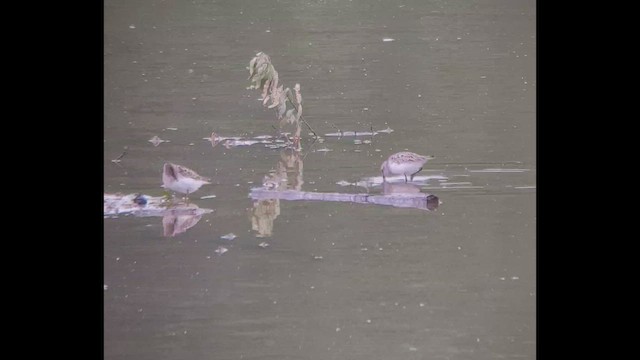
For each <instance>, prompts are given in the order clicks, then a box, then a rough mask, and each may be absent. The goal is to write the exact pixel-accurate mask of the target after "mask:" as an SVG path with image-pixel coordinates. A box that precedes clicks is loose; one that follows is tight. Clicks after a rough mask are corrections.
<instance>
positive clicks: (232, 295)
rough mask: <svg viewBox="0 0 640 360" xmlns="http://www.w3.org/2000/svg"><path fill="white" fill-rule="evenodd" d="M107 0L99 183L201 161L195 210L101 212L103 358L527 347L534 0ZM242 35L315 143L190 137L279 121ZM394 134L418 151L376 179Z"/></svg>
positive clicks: (466, 353)
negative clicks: (402, 174) (289, 91)
mask: <svg viewBox="0 0 640 360" xmlns="http://www.w3.org/2000/svg"><path fill="white" fill-rule="evenodd" d="M104 6H105V7H104V10H105V11H104V15H105V33H104V40H105V48H104V71H105V78H104V90H105V98H104V106H105V113H104V114H105V123H104V131H105V138H104V171H105V179H104V180H105V189H104V191H105V193H109V194H113V193H122V194H135V193H142V194H145V195H147V196H152V197H159V196H163V194H164V189H163V188H162V187H161V185H162V166H163V164H164V163H165V162H172V163H176V164H181V165H184V166H186V167H188V168H190V169H193V170H195V171H196V172H198V173H199V174H200V175H202V176H206V177H211V178H212V184H210V185H204V186H202V188H200V189H199V190H197V192H195V193H193V194H191V195H190V196H189V198H190V205H189V206H192V207H199V208H200V209H210V210H212V211H209V210H207V211H203V212H202V213H201V214H200V213H199V215H198V216H194V215H193V214H182V213H181V214H175V213H174V214H170V215H165V216H153V215H154V214H147V215H149V216H124V215H120V216H117V217H112V216H109V217H105V219H104V229H105V233H104V272H105V275H104V276H105V279H104V284H105V290H104V352H105V358H106V359H136V360H139V359H154V360H157V359H475V360H482V359H500V358H519V359H534V358H535V355H536V354H535V346H536V337H535V331H536V323H535V304H536V299H535V297H536V287H535V282H536V273H535V270H536V269H535V258H536V252H535V242H536V237H535V235H536V234H535V227H536V217H535V215H536V214H535V213H536V203H535V199H536V197H535V192H536V157H535V101H536V97H535V92H536V87H535V84H536V74H535V57H536V37H535V16H536V14H535V2H534V1H512V0H509V1H507V0H489V1H466V0H465V1H463V0H459V1H453V0H451V1H419V0H406V1H365V0H353V1H346V0H340V1H338V0H333V1H329V0H328V1H293V0H290V1H275V0H269V1H247V0H242V1H239V0H238V1H204V0H201V1H180V2H177V1H160V0H155V1H154V0H137V1H123V0H107V1H105V4H104ZM259 51H264V52H266V53H267V54H269V56H270V57H271V61H272V63H273V65H274V67H275V68H276V69H277V71H278V72H279V76H280V82H281V83H283V84H285V86H286V87H291V88H293V85H294V84H295V83H300V85H301V89H302V90H301V93H302V96H303V99H304V118H305V120H306V121H307V122H308V123H309V124H310V125H311V126H312V127H313V129H314V130H315V131H316V132H317V133H318V134H320V135H323V136H322V138H323V141H322V140H321V141H315V142H313V137H312V136H309V135H308V134H307V133H308V131H307V129H306V128H303V132H302V133H303V140H302V150H301V151H299V152H296V151H293V150H289V149H280V148H272V147H268V146H266V145H268V144H262V143H257V144H253V145H246V146H236V147H234V146H229V144H227V146H224V145H225V144H224V143H220V144H217V145H216V146H215V147H214V146H212V143H211V142H210V141H207V140H204V138H208V137H210V136H211V133H212V132H216V133H217V134H219V135H221V136H228V137H243V138H252V137H253V138H255V137H258V136H260V135H274V134H275V132H276V130H275V129H274V126H277V121H276V120H275V115H274V113H273V110H268V109H265V108H264V107H263V106H262V104H261V102H260V101H258V99H259V97H260V91H258V90H248V89H246V88H247V86H249V81H248V80H247V77H248V71H247V69H246V67H247V66H248V63H249V60H250V59H251V58H252V57H253V56H255V54H256V53H257V52H259ZM372 129H373V130H374V131H379V130H384V129H392V130H393V131H392V132H380V133H378V134H376V135H374V136H358V137H353V136H343V137H331V136H324V134H327V133H335V132H339V131H342V132H346V131H358V132H366V131H370V130H372ZM154 136H157V137H159V138H160V139H162V140H167V142H162V143H158V144H157V146H155V144H153V143H152V142H150V141H149V140H151V139H152V138H153V137H154ZM125 147H126V153H125V154H124V156H122V157H121V158H120V159H119V162H112V160H114V159H117V158H118V157H119V156H120V155H121V154H122V153H123V150H124V148H125ZM405 150H408V151H413V152H416V153H419V154H424V155H434V156H435V159H434V160H431V161H429V162H428V163H427V165H426V166H425V168H424V169H423V171H422V172H420V173H419V174H418V175H417V176H416V178H415V179H414V181H413V182H412V183H408V184H405V183H404V180H401V181H395V180H394V181H393V182H392V183H391V184H386V185H385V187H383V186H381V184H380V179H379V177H380V164H381V163H382V162H383V161H384V160H385V159H386V158H387V157H388V156H389V155H391V154H392V153H395V152H398V151H405ZM270 179H271V180H273V179H277V180H283V181H281V182H279V187H276V188H275V189H272V190H269V191H272V192H273V193H277V194H278V195H273V196H271V197H270V198H265V197H264V196H263V197H261V196H262V195H264V192H265V190H264V189H260V188H261V187H262V186H263V182H265V180H267V183H268V181H269V180H270ZM276 182H278V181H276ZM287 191H289V192H290V193H293V194H294V196H293V197H294V198H295V194H296V191H297V193H298V194H299V193H309V194H311V195H314V194H320V195H319V196H320V197H321V198H319V199H311V198H310V199H308V200H304V199H299V198H298V199H294V198H292V196H289V195H287V194H289V193H287ZM397 192H410V193H411V194H414V195H419V194H420V193H424V194H433V195H435V196H436V197H437V198H438V199H439V200H438V202H437V203H436V205H435V206H433V203H431V206H429V207H426V206H425V207H424V208H420V207H415V206H414V207H411V206H410V207H400V206H393V205H394V204H383V203H379V202H377V201H378V200H380V199H382V200H384V199H387V197H385V196H384V195H388V194H392V193H397ZM273 193H271V194H273ZM261 194H262V195H261ZM327 194H337V195H335V196H334V197H332V198H330V197H329V195H327ZM267 195H269V194H267ZM311 195H309V196H311ZM356 195H358V196H356ZM332 196H333V195H332ZM349 196H351V198H349ZM267 197H269V196H267ZM345 199H346V200H349V199H352V200H353V201H345ZM363 199H364V200H366V201H358V200H363ZM374 200H375V201H374ZM396 205H397V204H396ZM156 215H157V214H156ZM229 234H233V235H235V237H234V236H226V237H225V235H229ZM223 237H224V238H223ZM225 250H226V251H225Z"/></svg>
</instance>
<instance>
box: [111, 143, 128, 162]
mask: <svg viewBox="0 0 640 360" xmlns="http://www.w3.org/2000/svg"><path fill="white" fill-rule="evenodd" d="M125 155H127V147H126V146H125V147H124V151H123V152H122V154H120V156H118V157H117V158H115V159H113V160H111V162H112V163H115V164H117V163H119V162H120V161H121V160H122V158H123V157H124V156H125Z"/></svg>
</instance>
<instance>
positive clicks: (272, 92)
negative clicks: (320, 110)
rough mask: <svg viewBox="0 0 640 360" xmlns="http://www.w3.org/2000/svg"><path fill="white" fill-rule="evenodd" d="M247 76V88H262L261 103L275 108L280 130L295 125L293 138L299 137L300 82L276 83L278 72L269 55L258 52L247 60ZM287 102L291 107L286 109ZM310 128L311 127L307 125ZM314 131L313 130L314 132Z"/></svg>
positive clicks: (300, 111) (300, 114) (300, 112)
mask: <svg viewBox="0 0 640 360" xmlns="http://www.w3.org/2000/svg"><path fill="white" fill-rule="evenodd" d="M247 69H248V70H249V78H248V80H250V81H251V85H250V86H249V87H248V88H247V89H260V90H262V105H263V106H266V107H267V108H269V109H275V111H276V119H277V120H279V126H280V131H282V128H283V127H284V126H285V125H287V124H293V125H295V126H296V132H295V138H296V139H298V140H299V139H300V131H301V128H300V118H301V117H302V95H301V94H300V84H296V85H295V86H294V87H293V92H292V91H291V89H290V88H284V85H279V83H278V72H277V71H276V69H275V68H274V67H273V65H272V64H271V58H270V57H269V55H267V54H265V53H263V52H259V53H257V54H256V56H255V57H254V58H253V59H251V61H249V67H248V68H247ZM287 103H289V104H291V106H292V107H293V108H290V109H287ZM305 123H306V122H305ZM307 126H309V125H308V124H307ZM309 128H311V127H309ZM314 133H315V132H314Z"/></svg>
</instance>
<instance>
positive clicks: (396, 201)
mask: <svg viewBox="0 0 640 360" xmlns="http://www.w3.org/2000/svg"><path fill="white" fill-rule="evenodd" d="M249 196H250V197H251V198H252V199H254V200H269V199H281V200H292V201H295V200H307V201H337V202H350V203H356V204H375V205H388V206H394V207H400V208H416V209H422V210H428V211H433V210H435V209H437V208H438V206H439V205H440V200H439V199H438V197H437V196H435V195H431V194H425V193H416V194H412V193H406V194H390V195H369V194H345V193H320V192H308V191H296V190H284V191H274V190H268V189H265V188H255V189H251V192H250V193H249Z"/></svg>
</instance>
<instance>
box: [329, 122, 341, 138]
mask: <svg viewBox="0 0 640 360" xmlns="http://www.w3.org/2000/svg"><path fill="white" fill-rule="evenodd" d="M329 125H331V127H333V128H335V129H336V130H338V132H339V133H340V137H342V135H343V134H344V133H343V132H342V130H340V128H339V127H337V126H336V125H335V124H334V123H329Z"/></svg>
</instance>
